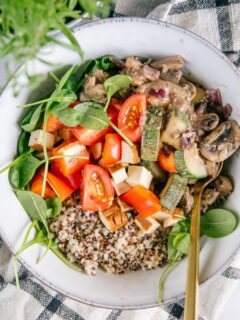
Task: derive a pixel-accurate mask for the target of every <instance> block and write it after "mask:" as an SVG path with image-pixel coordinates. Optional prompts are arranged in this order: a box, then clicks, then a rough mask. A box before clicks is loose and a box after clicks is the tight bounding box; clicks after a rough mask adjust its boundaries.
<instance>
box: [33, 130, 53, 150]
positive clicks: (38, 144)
mask: <svg viewBox="0 0 240 320" xmlns="http://www.w3.org/2000/svg"><path fill="white" fill-rule="evenodd" d="M54 143H55V135H54V134H52V133H49V132H46V146H47V149H48V150H51V149H52V148H53V146H54ZM28 146H29V147H30V148H33V149H34V150H37V151H42V150H43V130H42V129H39V130H35V131H33V132H32V133H31V136H30V139H29V143H28Z"/></svg>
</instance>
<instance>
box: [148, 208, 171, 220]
mask: <svg viewBox="0 0 240 320" xmlns="http://www.w3.org/2000/svg"><path fill="white" fill-rule="evenodd" d="M172 215H173V211H169V210H167V209H165V208H164V207H162V206H161V210H159V211H158V212H156V213H154V214H153V215H152V216H151V217H152V218H154V219H156V220H157V221H164V220H165V219H167V218H170V217H171V216H172Z"/></svg>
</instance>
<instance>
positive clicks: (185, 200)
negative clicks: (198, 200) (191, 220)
mask: <svg viewBox="0 0 240 320" xmlns="http://www.w3.org/2000/svg"><path fill="white" fill-rule="evenodd" d="M193 190H194V189H193V188H189V187H187V188H186V190H185V192H184V194H183V196H182V199H181V205H182V206H183V208H184V212H185V213H186V214H188V213H190V212H191V211H192V209H193V207H194V198H193V195H192V193H193Z"/></svg>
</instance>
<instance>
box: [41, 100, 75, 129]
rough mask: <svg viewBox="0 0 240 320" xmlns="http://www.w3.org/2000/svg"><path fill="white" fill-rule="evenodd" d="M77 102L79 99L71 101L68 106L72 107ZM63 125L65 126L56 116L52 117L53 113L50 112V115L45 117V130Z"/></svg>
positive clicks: (62, 126) (60, 127) (59, 127)
mask: <svg viewBox="0 0 240 320" xmlns="http://www.w3.org/2000/svg"><path fill="white" fill-rule="evenodd" d="M79 103H80V101H76V102H73V103H71V104H70V105H69V106H68V108H73V107H75V106H76V105H77V104H79ZM64 127H65V126H64V124H63V123H61V122H60V121H59V120H58V119H57V118H56V117H54V115H52V114H50V116H49V117H48V119H47V125H46V131H47V132H54V131H57V130H59V129H62V128H64Z"/></svg>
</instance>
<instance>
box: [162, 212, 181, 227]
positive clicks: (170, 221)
mask: <svg viewBox="0 0 240 320" xmlns="http://www.w3.org/2000/svg"><path fill="white" fill-rule="evenodd" d="M181 216H182V218H181ZM182 220H184V214H183V210H182V209H181V208H176V209H175V210H174V213H173V214H172V215H171V216H170V217H169V218H167V219H165V220H164V221H163V227H164V228H167V227H172V226H173V225H174V224H175V223H177V222H179V221H182Z"/></svg>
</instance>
